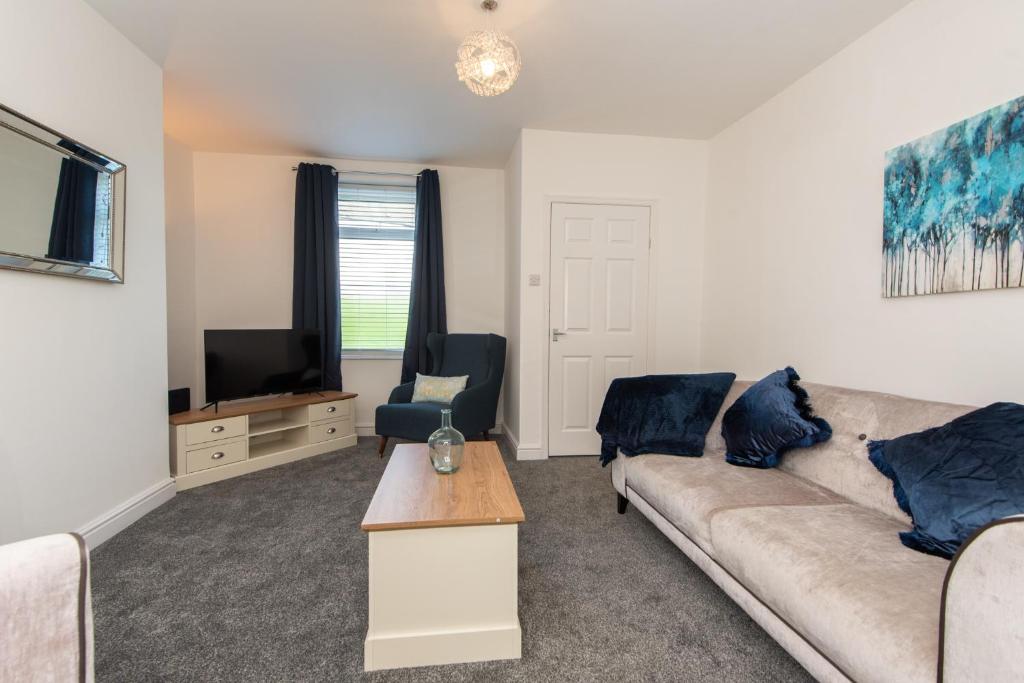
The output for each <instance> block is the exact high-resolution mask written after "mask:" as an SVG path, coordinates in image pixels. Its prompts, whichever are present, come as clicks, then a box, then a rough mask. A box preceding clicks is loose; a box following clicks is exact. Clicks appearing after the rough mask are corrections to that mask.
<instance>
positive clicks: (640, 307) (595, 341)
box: [548, 203, 651, 455]
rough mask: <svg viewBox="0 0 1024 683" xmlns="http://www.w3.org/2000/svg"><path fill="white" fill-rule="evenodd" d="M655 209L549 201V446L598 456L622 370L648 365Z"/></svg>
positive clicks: (641, 370)
mask: <svg viewBox="0 0 1024 683" xmlns="http://www.w3.org/2000/svg"><path fill="white" fill-rule="evenodd" d="M650 234H651V210H650V208H649V207H646V206H614V205H604V204H568V203H565V204H562V203H555V204H552V206H551V287H550V290H551V301H550V311H551V329H550V330H548V332H549V334H550V336H549V342H548V345H549V348H550V352H549V354H548V359H549V362H548V453H549V455H595V454H597V453H599V452H600V450H601V439H600V437H598V435H597V432H596V431H595V429H594V426H595V425H596V424H597V418H598V415H599V414H600V411H601V404H602V402H603V401H604V394H605V391H607V389H608V385H609V384H611V381H612V380H613V379H615V378H616V377H629V376H633V375H642V374H645V373H646V372H647V315H648V299H647V297H648V292H647V288H648V269H649V263H650Z"/></svg>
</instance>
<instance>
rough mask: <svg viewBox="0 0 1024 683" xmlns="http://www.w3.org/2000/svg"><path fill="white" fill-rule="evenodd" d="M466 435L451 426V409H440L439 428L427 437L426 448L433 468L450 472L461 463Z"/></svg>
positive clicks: (446, 472)
mask: <svg viewBox="0 0 1024 683" xmlns="http://www.w3.org/2000/svg"><path fill="white" fill-rule="evenodd" d="M465 446H466V437H464V436H463V435H462V432H460V431H459V430H458V429H456V428H455V427H452V411H450V410H442V411H441V428H440V429H438V430H437V431H436V432H434V433H433V434H431V435H430V438H429V439H427V450H428V451H429V453H430V462H431V464H432V465H433V466H434V469H435V470H437V471H438V472H440V473H441V474H451V473H452V472H455V471H456V470H458V469H459V466H460V465H461V464H462V450H463V449H464V448H465Z"/></svg>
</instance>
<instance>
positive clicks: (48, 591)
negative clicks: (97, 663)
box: [0, 534, 93, 683]
mask: <svg viewBox="0 0 1024 683" xmlns="http://www.w3.org/2000/svg"><path fill="white" fill-rule="evenodd" d="M0 643H2V644H3V647H2V648H0V649H2V651H3V656H2V657H0V681H85V682H86V683H92V681H93V644H92V606H91V596H90V593H89V555H88V551H87V550H86V548H85V541H83V540H82V537H81V536H78V535H77V534H54V535H52V536H41V537H39V538H33V539H30V540H27V541H19V542H17V543H10V544H8V545H5V546H0Z"/></svg>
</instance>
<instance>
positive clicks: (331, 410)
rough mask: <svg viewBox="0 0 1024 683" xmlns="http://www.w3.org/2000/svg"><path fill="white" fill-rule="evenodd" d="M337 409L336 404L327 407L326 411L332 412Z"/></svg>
mask: <svg viewBox="0 0 1024 683" xmlns="http://www.w3.org/2000/svg"><path fill="white" fill-rule="evenodd" d="M337 409H338V406H331V407H330V408H328V409H327V412H328V413H333V412H334V411H336V410H337Z"/></svg>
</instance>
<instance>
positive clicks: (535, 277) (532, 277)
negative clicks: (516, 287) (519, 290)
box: [530, 273, 540, 287]
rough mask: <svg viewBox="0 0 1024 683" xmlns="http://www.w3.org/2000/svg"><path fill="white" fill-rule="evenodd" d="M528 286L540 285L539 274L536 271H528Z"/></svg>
mask: <svg viewBox="0 0 1024 683" xmlns="http://www.w3.org/2000/svg"><path fill="white" fill-rule="evenodd" d="M530 286H531V287H540V275H538V274H537V273H530Z"/></svg>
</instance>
